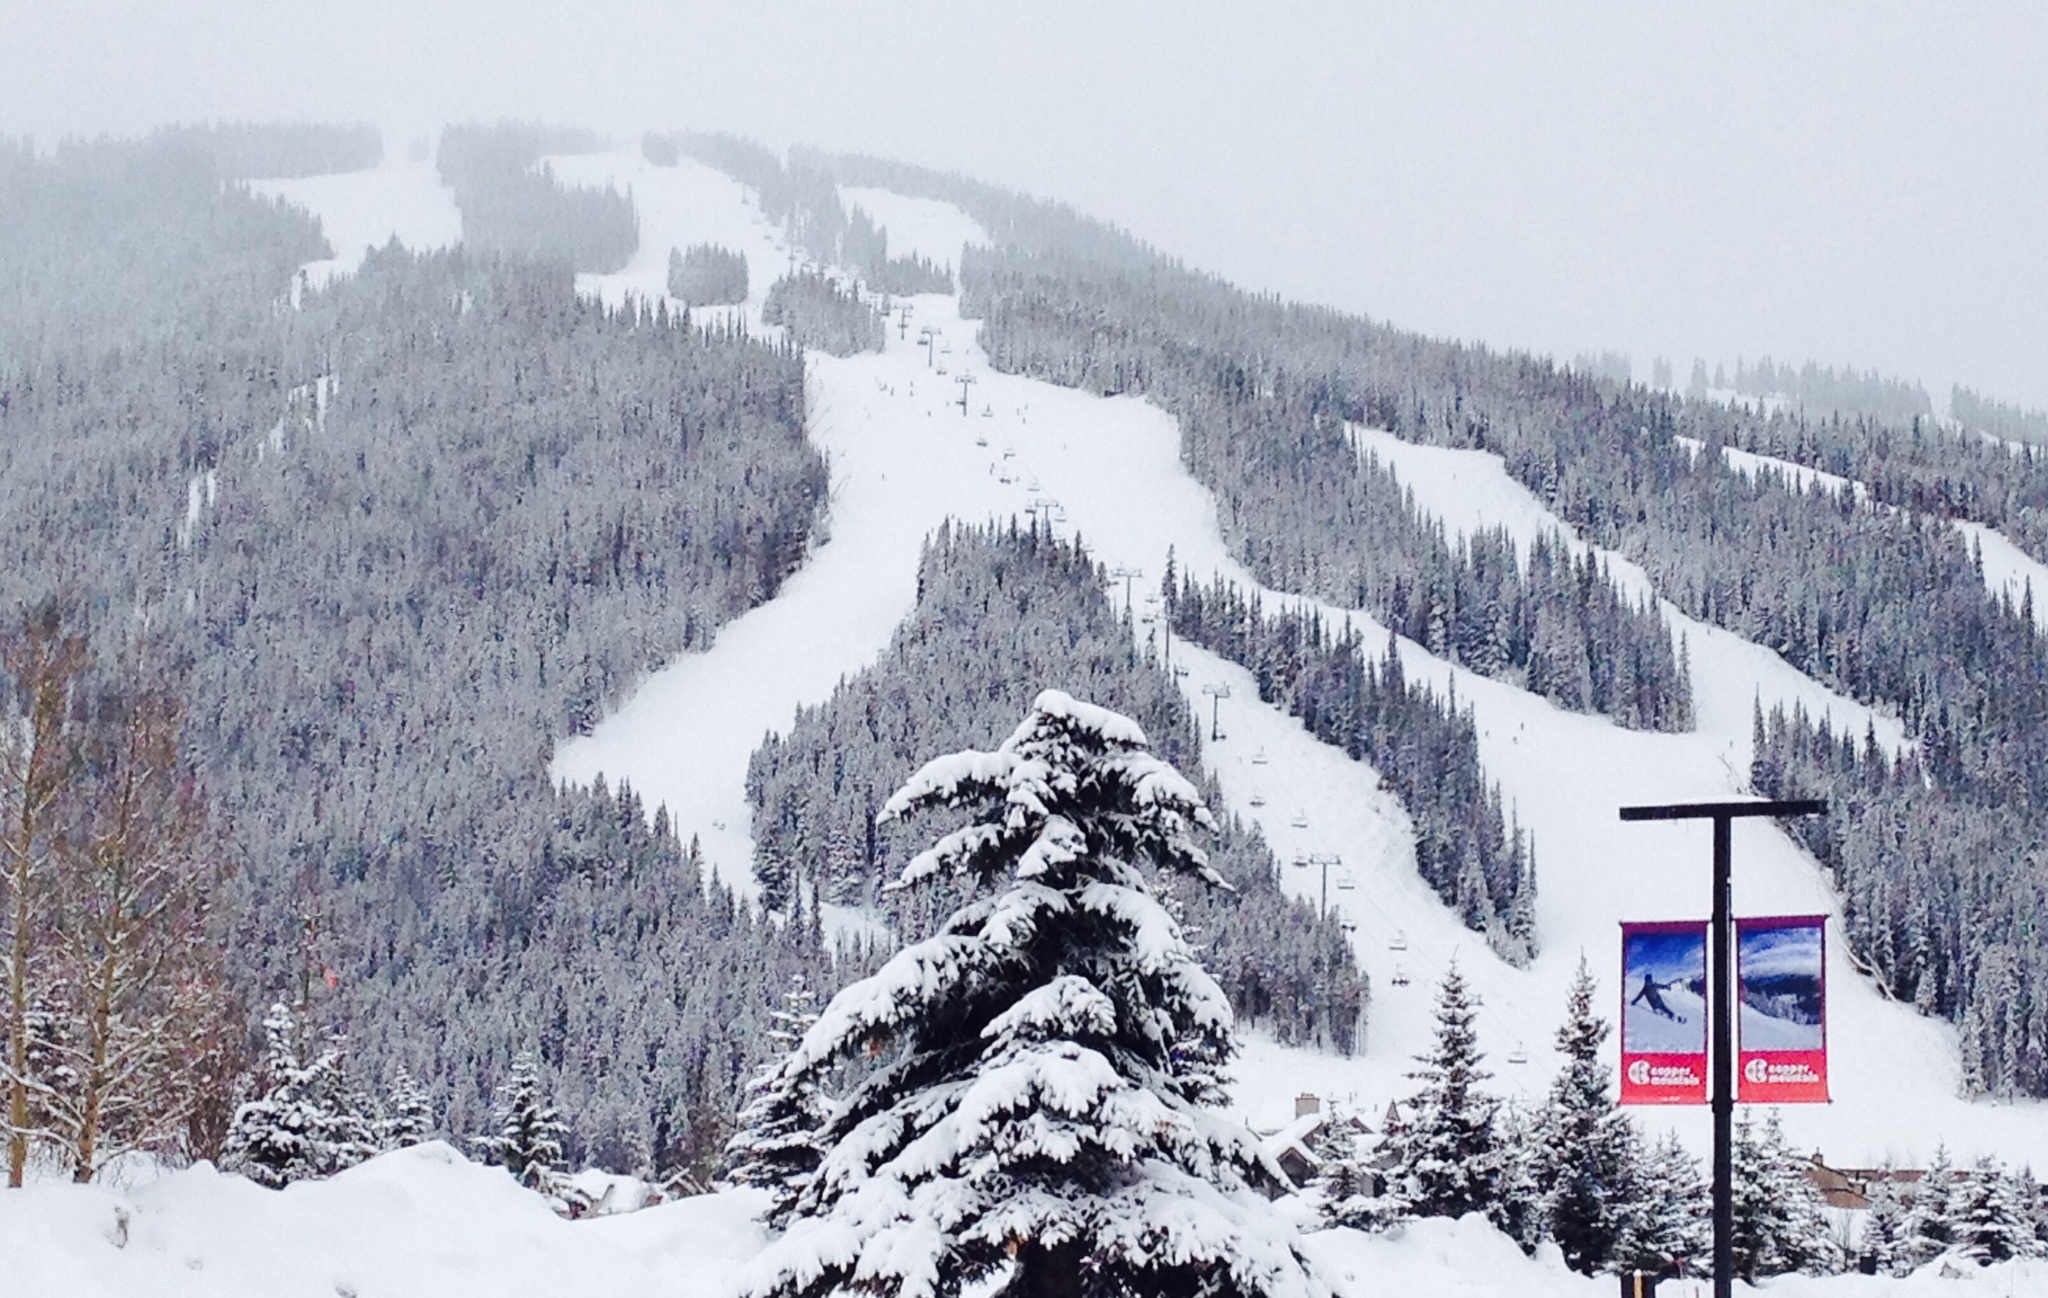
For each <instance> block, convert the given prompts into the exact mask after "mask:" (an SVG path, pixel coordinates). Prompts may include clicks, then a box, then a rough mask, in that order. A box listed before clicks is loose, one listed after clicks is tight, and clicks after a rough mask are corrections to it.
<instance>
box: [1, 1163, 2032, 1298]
mask: <svg viewBox="0 0 2048 1298" xmlns="http://www.w3.org/2000/svg"><path fill="white" fill-rule="evenodd" d="M764 1203H765V1199H764V1198H763V1196H761V1195H760V1194H759V1193H757V1192H753V1191H738V1190H728V1191H725V1192H723V1193H720V1194H707V1195H700V1196H698V1197H696V1198H691V1199H683V1200H679V1201H677V1202H674V1203H667V1204H662V1205H660V1206H658V1207H654V1208H649V1209H646V1210H644V1211H642V1212H636V1213H629V1214H626V1215H624V1216H618V1217H601V1218H593V1219H590V1220H585V1221H564V1220H562V1219H561V1218H559V1217H557V1216H555V1215H554V1213H552V1212H550V1211H549V1210H548V1208H547V1205H546V1203H545V1202H544V1201H543V1200H542V1199H541V1197H540V1196H539V1195H537V1194H534V1193H532V1192H531V1191H528V1190H523V1189H521V1188H520V1187H519V1186H518V1185H517V1184H515V1183H514V1182H513V1180H512V1178H511V1177H509V1176H507V1175H506V1174H505V1173H504V1171H503V1170H501V1169H499V1168H496V1167H485V1166H481V1165H479V1164H475V1163H471V1162H469V1161H467V1160H466V1159H464V1158H463V1157H462V1156H461V1155H460V1154H458V1153H456V1152H455V1150H453V1149H451V1148H450V1147H449V1146H447V1145H444V1144H439V1143H435V1144H428V1145H420V1146H416V1147H414V1148H412V1149H406V1150H400V1151H398V1152H396V1153H391V1154H384V1155H382V1156H380V1157H378V1158H374V1159H372V1160H370V1161H369V1162H367V1163H364V1164H362V1165H361V1166H359V1167H355V1168H352V1169H350V1170H349V1171H346V1172H343V1173H342V1174H341V1175H339V1176H337V1177H334V1178H333V1179H332V1180H327V1181H302V1182H300V1183H298V1184H296V1185H293V1186H292V1187H290V1188H289V1189H286V1190H281V1191H278V1190H265V1189H262V1188H260V1187H258V1186H256V1185H254V1184H253V1183H251V1182H249V1181H246V1180H243V1179H242V1178H241V1177H238V1176H224V1175H222V1174H220V1173H218V1172H216V1171H214V1170H213V1168H211V1167H210V1166H206V1165H204V1164H202V1165H200V1166H199V1167H195V1168H191V1169H189V1170H186V1171H183V1172H174V1173H171V1174H170V1175H167V1176H165V1177H163V1178H161V1179H159V1180H156V1181H153V1182H151V1183H149V1184H147V1185H144V1186H140V1187H138V1188H135V1189H131V1190H115V1189H111V1188H109V1187H106V1186H97V1185H90V1186H79V1185H69V1184H61V1183H50V1184H43V1185H36V1186H31V1187H30V1188H28V1189H26V1190H12V1191H9V1190H0V1292H5V1293H7V1294H9V1295H13V1294H56V1293H61V1294H64V1295H66V1298H103V1296H104V1298H168V1296H171V1295H180V1296H182V1295H195V1296H196V1295H202V1294H203V1295H207V1296H208V1298H336V1296H337V1295H341V1296H343V1298H409V1296H412V1295H418V1296H419V1298H485V1296H486V1295H488V1296H489V1298H521V1296H523V1295H533V1296H534V1298H541V1296H542V1295H546V1296H547V1298H559V1295H562V1294H584V1293H589V1294H632V1295H636V1298H669V1296H673V1298H728V1296H729V1295H730V1294H731V1293H732V1292H733V1290H734V1288H735V1285H736V1281H737V1277H738V1273H739V1270H740V1268H741V1266H742V1265H743V1264H744V1263H745V1262H746V1261H747V1260H748V1259H750V1258H751V1257H753V1256H754V1255H755V1254H756V1253H758V1252H759V1251H760V1250H761V1249H762V1248H763V1247H764V1246H765V1245H766V1244H767V1242H768V1237H767V1235H766V1233H765V1232H764V1231H763V1230H762V1229H761V1227H760V1226H758V1225H756V1224H755V1222H754V1220H753V1217H754V1214H755V1213H757V1212H758V1211H760V1209H761V1208H762V1206H763V1205H764ZM1282 1205H1283V1206H1292V1201H1291V1200H1283V1201H1282ZM1304 1245H1305V1248H1306V1251H1307V1252H1309V1253H1310V1254H1311V1255H1312V1256H1313V1257H1314V1258H1315V1259H1316V1260H1317V1262H1319V1263H1320V1264H1321V1268H1322V1270H1323V1273H1324V1275H1325V1276H1326V1277H1327V1278H1328V1279H1329V1280H1330V1281H1331V1282H1332V1283H1333V1284H1334V1285H1335V1286H1336V1288H1337V1292H1338V1293H1340V1294H1343V1295H1346V1296H1347V1298H1376V1296H1377V1295H1431V1296H1433V1298H1434V1296H1438V1295H1441V1296H1444V1298H1493V1296H1495V1295H1498V1296H1499V1298H1509V1296H1510V1295H1512V1296H1513V1298H1593V1295H1596V1294H1597V1295H1601V1296H1602V1298H1604V1296H1605V1295H1607V1294H1611V1293H1612V1292H1614V1281H1613V1280H1612V1279H1610V1278H1608V1277H1605V1276H1601V1277H1587V1276H1581V1275H1575V1274H1573V1273H1572V1272H1570V1271H1568V1270H1566V1269H1565V1266H1564V1263H1563V1261H1562V1260H1561V1259H1560V1258H1559V1257H1558V1255H1557V1254H1556V1252H1555V1251H1554V1250H1550V1249H1546V1250H1545V1251H1544V1252H1543V1253H1542V1254H1539V1255H1538V1256H1537V1257H1536V1258H1534V1259H1531V1258H1526V1257H1524V1256H1522V1254H1521V1252H1520V1251H1519V1250H1517V1249H1516V1248H1515V1246H1514V1245H1513V1244H1512V1243H1511V1242H1509V1240H1508V1239H1507V1238H1506V1237H1505V1236H1503V1235H1502V1234H1500V1232H1498V1231H1496V1230H1494V1229H1493V1227H1492V1226H1490V1225H1488V1224H1487V1223H1486V1222H1485V1221H1484V1220H1483V1219H1481V1218H1479V1217H1477V1216H1471V1217H1466V1218H1464V1219H1462V1220H1459V1221H1447V1220H1430V1221H1418V1222H1411V1223H1409V1224H1408V1225H1407V1226H1406V1227H1404V1228H1402V1229H1401V1230H1399V1231H1398V1232H1395V1233H1393V1234H1389V1235H1363V1234H1360V1233H1358V1232H1357V1231H1350V1230H1329V1231H1322V1232H1320V1233H1317V1234H1313V1235H1308V1236H1306V1237H1304ZM1944 1268H1946V1269H1947V1271H1948V1274H1947V1275H1944V1274H1943V1271H1944ZM1709 1289H1710V1286H1707V1285H1705V1284H1704V1283H1703V1282H1691V1281H1687V1282H1682V1283H1677V1284H1673V1283H1667V1284H1665V1285H1664V1286H1662V1287H1661V1288H1660V1290H1659V1292H1660V1293H1662V1294H1664V1295H1665V1296H1666V1298H1696V1295H1697V1296H1703V1295H1704V1294H1705V1293H1707V1292H1708V1290H1709ZM1737 1289H1738V1292H1757V1293H1764V1294H1769V1295H1772V1298H1877V1296H1878V1295H1894V1294H1895V1295H1903V1296H1906V1298H1912V1296H1915V1295H1929V1296H1930V1298H1931V1296H1933V1295H1945V1296H1946V1298H1991V1295H1998V1298H2010V1296H2011V1295H2015V1294H2048V1262H2039V1261H2036V1262H2008V1263H2003V1264H2001V1265H1998V1266H1994V1267H1988V1268H1985V1269H1983V1270H1979V1269H1978V1268H1976V1267H1974V1266H1971V1265H1969V1264H1968V1263H1944V1262H1939V1261H1937V1262H1933V1263H1930V1264H1929V1265H1928V1266H1927V1267H1925V1268H1923V1269H1922V1270H1921V1271H1920V1273H1919V1274H1918V1275H1916V1276H1913V1277H1911V1278H1909V1279H1905V1280H1892V1279H1885V1278H1881V1277H1866V1276H1836V1277H1831V1278H1828V1279H1810V1278H1808V1277H1805V1276H1783V1277H1780V1278H1778V1279H1775V1280H1771V1281H1768V1282H1766V1283H1765V1284H1763V1285H1762V1286H1759V1288H1758V1289H1756V1290H1754V1291H1752V1290H1750V1289H1749V1288H1748V1287H1747V1286H1738V1287H1737Z"/></svg>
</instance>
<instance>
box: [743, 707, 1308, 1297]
mask: <svg viewBox="0 0 2048 1298" xmlns="http://www.w3.org/2000/svg"><path fill="white" fill-rule="evenodd" d="M927 809H951V810H956V811H957V810H967V811H969V812H970V818H969V820H968V823H966V824H965V825H964V826H962V827H961V828H958V829H956V830H954V831H952V832H950V833H947V834H945V835H944V836H943V837H941V838H940V839H939V840H938V841H937V842H936V843H935V844H934V845H933V846H932V847H930V848H929V849H928V850H926V851H924V852H922V853H921V854H919V855H918V856H917V857H916V858H915V859H914V860H912V861H911V862H910V863H909V864H908V865H907V866H906V867H905V868H904V870H903V872H902V874H901V876H900V877H899V879H898V881H897V884H896V885H895V886H897V887H899V888H905V887H913V886H917V885H920V884H926V883H930V882H933V881H936V880H938V879H940V878H941V877H942V876H951V877H953V878H954V879H956V880H959V881H961V882H962V883H964V884H966V885H968V886H971V887H974V888H975V889H977V891H978V895H977V896H976V897H975V899H974V900H971V901H969V902H968V903H967V904H966V905H964V906H962V907H961V908H960V909H959V910H957V911H955V912H954V913H953V915H952V916H951V917H950V918H948V919H947V920H946V921H945V922H944V923H943V924H942V925H941V926H940V928H939V931H938V932H937V934H936V935H934V936H933V937H930V938H928V939H926V940H925V941H922V942H919V943H916V944H914V945H912V946H909V947H907V948H905V949H904V950H902V951H900V952H898V953H897V954H896V955H895V956H894V957H893V958H892V959H891V960H890V961H889V962H888V963H887V964H886V965H885V966H884V967H883V968H882V969H881V970H880V971H879V972H878V973H876V974H875V975H874V976H872V977H870V978H867V979H865V980H863V981H861V982H859V983H856V984H854V985H852V986H850V987H848V988H846V989H845V990H843V991H841V992H840V993H839V994H838V995H837V996H835V997H834V998H833V1000H832V1003H831V1004H830V1005H829V1006H827V1007H826V1010H825V1012H824V1014H823V1016H822V1017H821V1019H820V1020H819V1022H818V1024H817V1025H816V1026H815V1027H814V1028H813V1029H812V1030H811V1031H810V1033H809V1034H807V1035H806V1037H805V1039H804V1041H803V1043H802V1044H801V1046H800V1047H799V1048H798V1051H797V1052H796V1054H795V1055H794V1056H793V1058H792V1060H791V1061H790V1062H789V1063H788V1064H787V1065H786V1066H785V1070H784V1071H785V1072H786V1073H788V1074H790V1075H791V1076H792V1077H794V1076H796V1075H799V1074H801V1073H804V1072H806V1071H809V1072H812V1073H813V1074H814V1075H820V1076H821V1075H822V1074H823V1071H824V1070H826V1069H828V1068H830V1067H831V1066H832V1065H833V1064H834V1063H835V1062H836V1061H838V1060H842V1059H845V1058H848V1057H849V1056H855V1055H861V1054H865V1055H867V1056H868V1057H869V1058H870V1059H871V1061H872V1063H871V1071H870V1072H869V1074H868V1076H867V1078H866V1080H865V1081H863V1082H861V1083H860V1085H859V1086H857V1087H856V1088H855V1089H854V1090H853V1092H852V1093H851V1094H850V1095H848V1096H847V1097H846V1099H845V1101H844V1102H843V1104H842V1105H841V1106H840V1107H839V1108H838V1109H837V1110H836V1111H835V1112H834V1113H833V1115H832V1119H831V1121H830V1122H829V1124H828V1125H827V1126H826V1128H825V1131H824V1134H823V1140H824V1143H825V1144H826V1146H827V1152H826V1155H825V1160H824V1162H823V1164H822V1165H821V1166H820V1168H819V1170H818V1174H817V1176H816V1177H815V1178H814V1179H813V1180H812V1181H811V1183H810V1184H809V1185H808V1186H807V1187H806V1188H805V1189H804V1191H803V1193H802V1194H801V1196H800V1197H799V1199H798V1202H797V1205H796V1214H795V1216H794V1217H793V1218H792V1220H791V1222H790V1227H789V1230H788V1231H787V1233H786V1234H785V1235H784V1236H783V1237H782V1239H781V1240H779V1241H778V1242H777V1243H775V1244H773V1245H771V1246H770V1247H769V1249H768V1250H767V1252H766V1253H764V1254H763V1255H762V1256H761V1257H760V1258H759V1259H758V1260H757V1262H756V1263H755V1265H754V1267H753V1269H752V1271H751V1273H750V1274H749V1276H748V1277H747V1278H746V1279H745V1280H744V1281H743V1284H742V1291H743V1292H745V1293H747V1294H750V1295H756V1296H758V1298H766V1296H768V1295H791V1296H793V1295H798V1294H802V1295H807V1296H808V1295H822V1294H831V1293H848V1292H855V1291H858V1292H861V1293H880V1294H900V1293H919V1294H943V1295H951V1294H957V1293H959V1292H961V1291H962V1290H963V1289H964V1288H966V1287H968V1286H972V1285H978V1284H986V1283H990V1282H996V1283H1001V1284H1002V1285H1003V1288H1002V1292H1003V1293H1006V1294H1015V1295H1027V1294H1028V1295H1053V1294H1058V1295H1084V1294H1085V1295H1094V1294H1104V1295H1107V1294H1125V1293H1195V1292H1200V1293H1204V1294H1215V1295H1219V1296H1220V1295H1240V1294H1242V1295H1249V1294H1287V1295H1311V1294H1325V1293H1327V1292H1328V1288H1327V1285H1326V1284H1325V1283H1324V1282H1323V1281H1322V1280H1321V1278H1320V1277H1319V1276H1318V1275H1317V1274H1316V1272H1315V1271H1314V1269H1313V1267H1312V1265H1311V1264H1310V1263H1309V1261H1308V1260H1307V1258H1306V1257H1305V1256H1304V1255H1303V1254H1302V1252H1301V1250H1300V1247H1299V1245H1298V1244H1297V1243H1296V1241H1295V1240H1294V1239H1293V1232H1292V1230H1291V1229H1290V1228H1289V1227H1288V1226H1286V1225H1285V1224H1284V1223H1283V1222H1282V1221H1281V1220H1279V1219H1278V1218H1276V1217H1275V1216H1274V1215H1273V1214H1272V1210H1271V1208H1270V1207H1269V1205H1268V1204H1267V1203H1266V1202H1265V1201H1264V1200H1263V1199H1262V1198H1261V1196H1260V1195H1259V1193H1258V1187H1260V1186H1261V1185H1263V1184H1265V1183H1266V1181H1267V1177H1268V1174H1267V1173H1266V1172H1265V1171H1264V1170H1263V1168H1264V1163H1263V1160H1262V1159H1261V1158H1260V1156H1259V1153H1258V1148H1257V1144H1256V1142H1255V1141H1254V1139H1253V1137H1252V1135H1251V1133H1250V1132H1248V1131H1246V1130H1245V1129H1244V1128H1243V1127H1242V1126H1239V1125H1237V1124H1234V1123H1231V1122H1229V1121H1228V1120H1226V1119H1225V1118H1223V1117H1222V1116H1221V1115H1220V1114H1218V1113H1216V1112H1215V1111H1214V1110H1213V1108H1212V1107H1211V1106H1213V1105H1214V1104H1215V1103H1217V1102H1218V1101H1219V1100H1220V1099H1221V1097H1222V1092H1221V1080H1220V1074H1219V1071H1218V1070H1219V1069H1220V1068H1221V1066H1222V1064H1223V1063H1224V1061H1225V1059H1226V1058H1227V1057H1228V1056H1229V1054H1230V1053H1231V1051H1232V1048H1233V1047H1232V1040H1231V1029H1232V1021H1231V1013H1230V1007H1229V1002H1228V1001H1227V1000H1226V999H1225V997H1224V996H1223V993H1222V992H1221V990H1220V989H1219V988H1218V987H1217V986H1216V984H1215V982H1214V981H1213V980H1211V979H1210V977H1209V976H1208V975H1207V974H1206V973H1204V972H1203V971H1202V969H1201V967H1200V966H1199V965H1198V964H1197V963H1196V962H1195V961H1194V959H1193V958H1192V956H1191V955H1190V954H1189V952H1188V950H1187V947H1186V945H1185V943H1184V942H1183V941H1182V940H1181V936H1180V934H1179V932H1178V931H1177V930H1176V928H1175V926H1174V924H1173V921H1172V919H1171V918H1170V917H1168V916H1167V915H1166V913H1165V912H1164V911H1162V910H1161V909H1160V907H1159V905H1158V904H1157V903H1156V902H1155V901H1154V900H1153V898H1152V896H1151V891H1150V888H1149V887H1148V885H1147V882H1146V873H1147V867H1148V866H1151V867H1160V868H1167V869H1172V870H1175V871H1177V872H1179V873H1181V874H1184V875H1188V876H1191V877H1194V878H1198V879H1201V880H1203V881H1205V882H1207V883H1209V884H1211V885H1212V886H1227V885H1226V884H1224V882H1223V880H1222V878H1221V877H1220V876H1219V875H1217V874H1216V872H1215V871H1214V870H1213V869H1212V868H1211V867H1210V866H1209V865H1208V863H1207V861H1206V859H1205V857H1204V855H1203V853H1202V852H1201V851H1200V849H1199V848H1197V847H1196V845H1195V843H1194V841H1193V837H1192V835H1193V833H1194V831H1195V830H1196V828H1197V827H1207V826H1210V825H1212V824H1213V820H1212V818H1211V816H1210V814H1209V812H1208V810H1207V809H1206V808H1205V807H1204V806H1203V805H1202V803H1201V801H1200V799H1199V797H1198V795H1197V792H1196V790H1195V788H1194V787H1193V786H1192V785H1190V784H1189V783H1188V782H1187V781H1186V780H1184V779H1183V778H1181V776H1180V775H1179V774H1177V773H1176V772H1175V771H1174V770H1173V768H1172V767H1171V766H1169V765H1167V764H1166V763H1165V762H1162V761H1160V760H1159V759H1158V758H1156V757H1154V756H1153V755H1152V754H1151V753H1150V752H1149V751H1148V750H1147V743H1146V739H1145V736H1144V733H1143V732H1142V731H1141V730H1140V729H1139V728H1138V727H1137V726H1136V725H1135V724H1134V723H1132V722H1131V721H1129V720H1128V719H1126V718H1124V717H1122V716H1119V715H1118V714H1116V713H1113V712H1109V711H1107V710H1106V709H1102V708H1098V707H1095V706H1093V705H1091V704H1087V703H1082V702H1079V701H1077V700H1075V699H1073V698H1071V697H1070V696H1068V695H1066V694H1064V693H1062V692H1060V691H1057V690H1047V691H1045V692H1044V693H1042V694H1040V695H1039V696H1038V698H1037V700H1036V702H1035V703H1034V704H1033V705H1032V708H1031V713H1030V715H1029V716H1028V717H1027V718H1026V719H1025V721H1024V722H1023V724H1021V725H1020V726H1018V727H1017V729H1016V731H1015V732H1014V733H1013V734H1012V735H1011V736H1010V737H1009V739H1008V740H1006V741H1005V742H1004V743H1003V745H1002V746H1001V747H1000V748H999V749H997V750H996V751H994V752H964V753H958V754H955V755H953V756H950V757H943V758H939V759H937V760H936V761H933V762H929V763H927V764H926V765H925V766H924V767H923V768H922V769H921V770H919V771H918V772H917V774H915V775H914V776H912V777H911V779H910V781H909V782H908V783H907V784H906V785H905V786H904V787H903V788H902V789H900V790H899V791H898V792H897V793H896V795H895V796H894V797H892V798H891V799H890V800H889V801H888V803H887V804H886V805H885V807H884V808H883V812H882V814H883V816H884V817H885V818H890V819H894V818H899V817H903V816H907V815H910V814H913V813H916V812H920V811H924V810H927ZM956 823H957V822H956Z"/></svg>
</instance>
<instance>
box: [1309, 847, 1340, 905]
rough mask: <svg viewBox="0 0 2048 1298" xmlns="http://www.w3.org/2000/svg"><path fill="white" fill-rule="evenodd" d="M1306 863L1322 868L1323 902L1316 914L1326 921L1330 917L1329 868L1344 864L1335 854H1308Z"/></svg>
mask: <svg viewBox="0 0 2048 1298" xmlns="http://www.w3.org/2000/svg"><path fill="white" fill-rule="evenodd" d="M1308 863H1309V864H1310V865H1319V866H1321V867H1323V900H1322V905H1321V906H1320V907H1318V908H1317V910H1316V914H1317V916H1318V917H1319V918H1322V919H1328V918H1329V917H1330V867H1331V866H1333V865H1342V864H1344V858H1343V857H1341V856H1339V855H1337V854H1336V853H1335V852H1311V853H1309V858H1308Z"/></svg>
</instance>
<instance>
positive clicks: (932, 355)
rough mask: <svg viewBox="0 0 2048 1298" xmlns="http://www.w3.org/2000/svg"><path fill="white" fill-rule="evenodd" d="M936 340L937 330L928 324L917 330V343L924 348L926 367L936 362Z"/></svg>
mask: <svg viewBox="0 0 2048 1298" xmlns="http://www.w3.org/2000/svg"><path fill="white" fill-rule="evenodd" d="M938 341H939V331H938V330H936V329H934V328H932V327H931V326H930V325H926V326H925V327H924V328H922V329H920V330H918V331H917V344H918V346H920V347H922V348H924V367H925V368H926V369H930V368H932V366H934V365H936V364H938Z"/></svg>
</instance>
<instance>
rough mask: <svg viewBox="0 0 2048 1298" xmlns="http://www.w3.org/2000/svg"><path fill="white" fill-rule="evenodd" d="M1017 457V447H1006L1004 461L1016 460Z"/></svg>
mask: <svg viewBox="0 0 2048 1298" xmlns="http://www.w3.org/2000/svg"><path fill="white" fill-rule="evenodd" d="M1016 455H1017V448H1016V447H1014V446H1005V447H1004V448H1003V458H1004V459H1006V460H1009V459H1015V458H1016Z"/></svg>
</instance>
